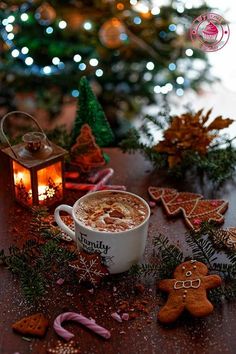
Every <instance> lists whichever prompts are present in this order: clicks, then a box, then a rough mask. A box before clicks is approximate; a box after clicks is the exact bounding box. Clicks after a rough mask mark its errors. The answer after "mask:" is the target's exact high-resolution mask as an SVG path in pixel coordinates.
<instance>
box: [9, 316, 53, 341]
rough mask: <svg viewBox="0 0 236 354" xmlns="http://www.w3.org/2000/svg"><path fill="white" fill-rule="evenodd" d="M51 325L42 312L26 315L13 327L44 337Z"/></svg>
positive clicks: (22, 331)
mask: <svg viewBox="0 0 236 354" xmlns="http://www.w3.org/2000/svg"><path fill="white" fill-rule="evenodd" d="M48 326H49V322H48V320H47V319H46V318H45V317H44V315H43V314H42V313H37V314H35V315H32V316H29V317H24V318H22V319H21V320H19V321H17V322H15V323H13V325H12V329H14V330H15V331H16V332H18V333H21V334H24V335H31V336H37V337H43V336H44V335H45V333H46V330H47V328H48Z"/></svg>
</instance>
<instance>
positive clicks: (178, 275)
mask: <svg viewBox="0 0 236 354" xmlns="http://www.w3.org/2000/svg"><path fill="white" fill-rule="evenodd" d="M207 273H208V268H207V266H206V265H205V264H204V263H201V262H197V261H195V260H192V261H187V262H184V263H182V264H180V265H179V266H178V267H177V268H176V269H175V271H174V279H165V280H161V281H160V282H159V284H158V287H159V289H160V290H162V291H165V292H167V293H168V294H169V295H168V300H167V302H166V304H165V305H164V306H163V307H162V309H161V310H160V312H159V313H158V320H159V321H160V322H162V323H166V324H168V323H172V322H174V321H175V320H177V318H178V317H179V316H180V315H181V313H182V312H183V311H184V310H187V311H188V312H189V313H191V315H193V316H195V317H204V316H207V315H209V314H210V313H211V312H212V311H213V305H212V303H211V302H210V301H209V300H208V298H207V290H209V289H212V288H216V287H217V286H220V285H221V278H220V277H219V276H218V275H207Z"/></svg>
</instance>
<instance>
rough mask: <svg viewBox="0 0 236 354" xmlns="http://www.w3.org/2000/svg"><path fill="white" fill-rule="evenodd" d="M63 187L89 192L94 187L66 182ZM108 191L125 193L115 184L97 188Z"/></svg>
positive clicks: (87, 184) (92, 185) (124, 188)
mask: <svg viewBox="0 0 236 354" xmlns="http://www.w3.org/2000/svg"><path fill="white" fill-rule="evenodd" d="M65 187H66V189H70V190H76V191H89V190H91V189H92V188H93V187H94V184H90V183H72V182H66V183H65ZM110 189H114V190H121V191H125V190H126V187H125V186H121V185H117V184H105V185H102V186H101V187H100V188H99V190H110ZM155 205H156V203H155Z"/></svg>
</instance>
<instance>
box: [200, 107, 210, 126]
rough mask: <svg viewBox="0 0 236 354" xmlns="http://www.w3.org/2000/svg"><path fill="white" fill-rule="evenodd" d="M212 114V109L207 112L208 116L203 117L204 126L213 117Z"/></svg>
mask: <svg viewBox="0 0 236 354" xmlns="http://www.w3.org/2000/svg"><path fill="white" fill-rule="evenodd" d="M211 112H212V108H211V109H209V111H208V112H207V114H206V115H205V116H203V115H202V124H203V125H204V124H205V123H206V122H207V121H208V119H209V117H210V115H211Z"/></svg>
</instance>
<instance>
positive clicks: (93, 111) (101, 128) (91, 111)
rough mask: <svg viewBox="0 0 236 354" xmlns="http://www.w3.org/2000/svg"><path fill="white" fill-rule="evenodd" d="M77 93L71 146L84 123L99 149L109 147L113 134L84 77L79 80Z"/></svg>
mask: <svg viewBox="0 0 236 354" xmlns="http://www.w3.org/2000/svg"><path fill="white" fill-rule="evenodd" d="M79 92H80V96H79V109H78V111H77V116H76V118H75V123H74V127H73V130H72V145H73V144H74V143H75V141H76V138H77V137H78V135H79V133H80V129H81V127H82V125H83V124H85V123H87V124H88V125H89V126H90V128H91V129H92V132H93V135H94V137H95V139H96V143H97V144H98V145H99V146H100V147H104V146H108V145H110V144H111V143H112V141H113V140H114V135H113V132H112V130H111V127H110V125H109V123H108V121H107V119H106V116H105V113H104V111H103V109H102V107H101V105H100V103H99V102H98V100H97V98H96V96H95V94H94V93H93V91H92V89H91V87H90V85H89V82H88V80H87V79H86V77H85V76H83V77H82V78H81V79H80V85H79Z"/></svg>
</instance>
